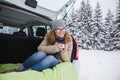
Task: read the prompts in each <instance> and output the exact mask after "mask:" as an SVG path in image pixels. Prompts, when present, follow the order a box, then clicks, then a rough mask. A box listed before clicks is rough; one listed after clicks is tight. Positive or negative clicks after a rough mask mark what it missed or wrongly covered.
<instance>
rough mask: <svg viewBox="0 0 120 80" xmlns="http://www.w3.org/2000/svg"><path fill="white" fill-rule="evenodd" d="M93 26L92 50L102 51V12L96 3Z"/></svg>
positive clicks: (103, 33) (103, 32)
mask: <svg viewBox="0 0 120 80" xmlns="http://www.w3.org/2000/svg"><path fill="white" fill-rule="evenodd" d="M93 20H94V25H93V29H94V32H93V35H94V38H93V47H94V49H103V47H104V35H105V31H104V25H103V21H102V10H101V6H100V4H99V3H98V2H97V6H96V8H95V11H94V18H93Z"/></svg>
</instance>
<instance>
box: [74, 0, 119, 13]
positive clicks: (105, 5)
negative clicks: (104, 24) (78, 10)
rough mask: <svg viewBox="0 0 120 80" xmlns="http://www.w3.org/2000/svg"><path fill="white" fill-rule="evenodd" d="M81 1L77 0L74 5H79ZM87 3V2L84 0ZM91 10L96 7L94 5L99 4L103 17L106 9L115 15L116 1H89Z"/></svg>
mask: <svg viewBox="0 0 120 80" xmlns="http://www.w3.org/2000/svg"><path fill="white" fill-rule="evenodd" d="M81 1H82V0H77V2H76V5H79V4H80V2H81ZM84 1H87V0H84ZM89 2H90V5H91V7H92V9H93V10H94V9H95V7H96V3H97V2H99V4H100V5H101V8H102V12H103V15H106V13H107V11H108V9H110V10H111V12H112V13H113V14H115V10H116V6H117V2H118V0H89Z"/></svg>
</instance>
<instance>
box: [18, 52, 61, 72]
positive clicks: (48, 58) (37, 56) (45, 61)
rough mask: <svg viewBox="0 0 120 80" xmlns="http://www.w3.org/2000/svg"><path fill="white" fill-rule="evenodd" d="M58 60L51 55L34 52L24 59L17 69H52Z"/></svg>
mask: <svg viewBox="0 0 120 80" xmlns="http://www.w3.org/2000/svg"><path fill="white" fill-rule="evenodd" d="M58 63H59V62H58V60H57V59H56V58H55V57H54V56H52V55H46V53H45V52H43V51H40V52H35V53H34V54H33V55H31V56H30V57H29V58H28V59H26V60H25V61H24V62H23V64H22V65H21V66H20V67H19V68H18V69H19V70H20V71H24V70H27V69H31V70H37V71H42V70H44V69H46V68H50V67H53V66H55V65H57V64H58Z"/></svg>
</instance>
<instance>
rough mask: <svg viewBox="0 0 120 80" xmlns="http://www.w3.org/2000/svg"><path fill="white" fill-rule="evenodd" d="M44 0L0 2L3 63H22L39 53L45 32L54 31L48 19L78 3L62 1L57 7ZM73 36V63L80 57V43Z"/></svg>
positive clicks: (0, 52)
mask: <svg viewBox="0 0 120 80" xmlns="http://www.w3.org/2000/svg"><path fill="white" fill-rule="evenodd" d="M45 1H46V2H45ZM45 1H40V2H41V3H40V2H38V1H36V0H1V1H0V64H3V63H21V62H23V61H24V60H25V59H26V58H27V57H28V56H30V55H31V54H33V53H34V52H36V51H37V46H38V45H39V44H40V43H41V42H42V40H43V39H44V38H45V34H46V33H47V32H48V31H50V30H51V27H50V25H49V21H51V20H53V19H55V18H57V16H58V15H60V13H62V11H64V10H67V9H69V8H70V6H71V5H72V4H74V3H75V0H66V1H62V0H59V2H60V3H61V4H60V5H59V6H58V5H56V4H54V5H53V4H51V3H52V1H50V0H45ZM49 1H50V2H51V3H50V4H49ZM54 3H55V2H54ZM52 5H53V6H52ZM54 6H56V7H54ZM72 38H73V41H74V49H73V54H72V58H71V62H72V61H73V60H78V55H77V53H78V45H77V42H76V40H75V39H74V37H72Z"/></svg>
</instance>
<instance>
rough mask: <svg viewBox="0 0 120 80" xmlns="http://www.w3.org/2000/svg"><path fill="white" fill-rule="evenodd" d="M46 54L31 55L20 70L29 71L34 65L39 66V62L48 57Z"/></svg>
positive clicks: (36, 53)
mask: <svg viewBox="0 0 120 80" xmlns="http://www.w3.org/2000/svg"><path fill="white" fill-rule="evenodd" d="M46 56H47V55H46V53H45V52H42V51H40V52H35V53H34V54H33V55H31V56H30V57H29V58H27V59H26V60H25V61H24V62H23V64H22V65H20V67H19V68H18V69H19V70H20V71H23V70H26V69H29V68H30V67H32V66H33V65H35V64H37V63H38V62H40V61H41V60H42V59H44V58H45V57H46Z"/></svg>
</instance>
